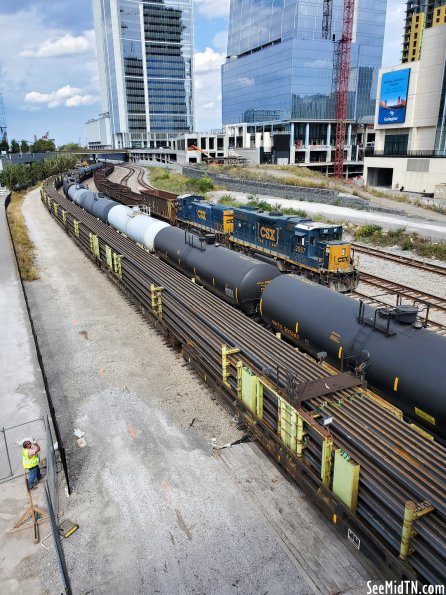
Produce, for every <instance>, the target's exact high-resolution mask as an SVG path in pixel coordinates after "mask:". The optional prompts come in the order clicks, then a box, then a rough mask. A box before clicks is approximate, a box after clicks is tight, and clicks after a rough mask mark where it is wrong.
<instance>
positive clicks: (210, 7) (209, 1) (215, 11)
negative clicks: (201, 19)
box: [194, 0, 230, 19]
mask: <svg viewBox="0 0 446 595" xmlns="http://www.w3.org/2000/svg"><path fill="white" fill-rule="evenodd" d="M194 2H195V6H197V8H198V12H199V13H200V14H204V15H206V16H207V17H209V18H211V19H212V18H214V19H215V18H219V17H227V16H228V15H229V4H230V0H194Z"/></svg>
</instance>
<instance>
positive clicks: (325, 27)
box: [322, 0, 333, 39]
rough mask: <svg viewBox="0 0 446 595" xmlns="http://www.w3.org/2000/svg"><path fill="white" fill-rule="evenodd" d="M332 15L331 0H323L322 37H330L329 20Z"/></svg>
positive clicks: (330, 20)
mask: <svg viewBox="0 0 446 595" xmlns="http://www.w3.org/2000/svg"><path fill="white" fill-rule="evenodd" d="M332 16H333V0H323V8H322V39H330V38H331V22H332Z"/></svg>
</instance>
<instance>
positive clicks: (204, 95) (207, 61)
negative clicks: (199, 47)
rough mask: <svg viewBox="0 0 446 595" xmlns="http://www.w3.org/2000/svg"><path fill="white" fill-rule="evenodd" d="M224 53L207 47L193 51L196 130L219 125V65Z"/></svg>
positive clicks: (222, 60)
mask: <svg viewBox="0 0 446 595" xmlns="http://www.w3.org/2000/svg"><path fill="white" fill-rule="evenodd" d="M224 61H225V54H221V53H218V52H215V51H214V50H213V49H212V48H209V47H207V48H206V49H205V50H204V52H195V56H194V63H195V114H196V127H197V129H198V130H209V129H213V128H218V127H220V126H221V74H220V73H221V65H222V64H223V63H224Z"/></svg>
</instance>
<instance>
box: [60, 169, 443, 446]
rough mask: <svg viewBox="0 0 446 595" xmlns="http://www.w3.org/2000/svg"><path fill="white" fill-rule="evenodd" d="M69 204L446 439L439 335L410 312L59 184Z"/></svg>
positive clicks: (71, 182) (75, 186)
mask: <svg viewBox="0 0 446 595" xmlns="http://www.w3.org/2000/svg"><path fill="white" fill-rule="evenodd" d="M63 189H64V192H65V194H66V196H67V197H68V198H70V199H71V200H72V201H73V202H75V203H76V204H77V205H79V206H80V207H83V208H84V209H85V210H86V211H88V212H89V213H91V214H92V215H94V216H95V217H97V218H99V219H100V220H102V221H104V222H105V223H108V224H110V225H112V226H113V227H115V228H116V229H117V230H119V231H120V232H122V233H125V234H126V235H127V236H128V237H129V238H131V239H133V240H134V241H136V242H138V243H139V244H141V245H143V246H145V247H146V248H147V249H148V250H149V251H150V252H153V253H155V254H157V255H158V256H159V257H160V258H161V259H163V260H165V261H166V262H168V263H170V264H171V265H173V266H174V267H176V268H177V269H179V270H180V271H182V272H183V273H184V274H186V275H188V276H189V277H191V278H193V279H194V280H196V281H197V282H198V283H200V284H202V285H203V286H205V287H206V288H207V289H208V290H209V291H211V292H213V293H215V294H217V295H219V296H220V297H221V298H223V299H224V300H225V301H227V302H228V303H230V304H232V305H233V306H235V307H237V308H240V309H241V310H243V311H244V312H246V313H247V314H251V315H252V314H259V315H260V317H261V318H262V320H263V321H264V323H265V324H266V325H268V326H269V327H270V328H272V329H273V330H274V331H276V332H278V333H280V334H281V335H282V336H283V337H284V338H286V339H287V340H288V341H290V342H291V343H293V344H295V345H297V346H298V347H299V348H302V349H303V350H305V351H306V352H308V353H310V354H312V355H316V354H318V355H319V356H320V354H321V353H325V356H326V358H327V361H328V362H329V363H330V364H332V365H333V366H335V367H337V368H340V369H345V368H347V369H351V370H352V371H354V372H355V373H361V375H362V374H364V375H365V379H366V380H367V382H368V383H369V385H370V387H371V388H373V389H375V390H376V391H378V392H379V393H380V394H381V395H382V396H383V397H384V398H385V399H387V400H388V401H389V402H391V403H393V404H394V405H396V406H397V407H398V408H399V409H400V410H401V411H402V412H403V413H404V416H405V417H406V419H408V420H410V421H413V422H415V423H416V424H417V425H419V426H421V427H423V428H425V429H426V430H427V431H428V432H429V433H430V434H433V435H436V436H438V437H440V439H442V440H443V441H444V440H446V377H445V374H444V364H443V362H444V361H446V338H445V337H443V336H440V335H437V334H435V333H432V332H431V331H429V330H428V329H426V328H424V327H423V326H422V325H421V324H420V323H419V320H418V317H417V309H416V308H415V307H413V306H410V307H409V306H404V305H399V306H397V307H396V308H390V307H389V308H378V309H374V308H372V307H370V306H366V305H364V304H363V303H362V302H359V303H358V302H356V301H354V300H352V299H350V298H349V297H348V296H345V295H342V294H340V293H337V292H334V291H331V290H330V289H328V288H327V287H323V286H322V285H318V284H314V283H310V282H309V281H308V280H306V279H303V278H302V277H298V276H296V275H292V274H283V273H281V272H280V271H279V270H278V268H277V267H276V266H273V265H271V264H269V263H266V262H262V261H259V260H258V259H254V258H251V257H250V256H247V255H245V254H242V253H239V252H234V251H232V250H229V249H227V248H225V247H223V246H222V245H220V244H218V243H212V241H213V238H208V241H206V239H205V238H199V237H197V236H196V235H194V234H191V233H189V232H188V231H186V230H182V229H180V228H178V227H174V226H171V225H170V224H168V223H167V222H162V221H160V220H159V219H154V218H153V217H150V216H149V215H148V214H147V213H144V212H143V211H142V210H141V209H140V208H139V207H126V206H124V205H121V204H119V203H117V202H115V201H113V200H111V199H109V198H108V197H106V196H104V195H103V194H100V193H97V192H91V191H89V190H87V189H86V188H85V187H84V186H82V185H79V184H77V183H76V181H75V180H74V179H73V178H70V177H65V178H64V182H63Z"/></svg>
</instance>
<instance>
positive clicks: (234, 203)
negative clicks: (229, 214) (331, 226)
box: [218, 194, 307, 217]
mask: <svg viewBox="0 0 446 595" xmlns="http://www.w3.org/2000/svg"><path fill="white" fill-rule="evenodd" d="M247 199H248V202H245V203H242V202H240V201H238V200H236V199H235V198H233V197H232V196H231V195H230V194H225V195H224V196H222V197H221V198H220V199H219V201H218V202H219V204H221V205H226V206H228V207H255V208H256V209H259V211H265V212H267V213H278V212H279V213H283V214H284V215H295V216H296V217H307V213H306V211H304V210H303V209H290V208H283V206H281V204H280V203H279V204H274V205H271V204H269V203H268V202H266V200H259V198H258V197H257V196H254V195H252V194H250V195H249V196H247Z"/></svg>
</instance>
